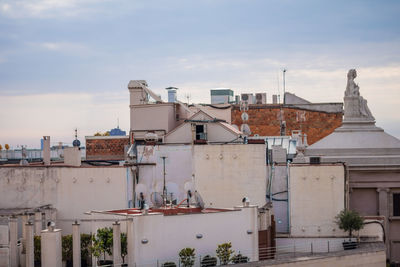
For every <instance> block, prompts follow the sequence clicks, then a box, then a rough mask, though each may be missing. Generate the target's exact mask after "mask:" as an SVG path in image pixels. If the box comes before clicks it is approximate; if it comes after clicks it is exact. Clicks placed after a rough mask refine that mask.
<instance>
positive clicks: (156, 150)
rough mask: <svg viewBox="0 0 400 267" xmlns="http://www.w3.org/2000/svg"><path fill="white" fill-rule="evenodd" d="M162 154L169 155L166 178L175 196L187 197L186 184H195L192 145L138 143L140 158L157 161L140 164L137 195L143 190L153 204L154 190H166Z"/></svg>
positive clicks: (177, 197) (178, 197) (166, 162)
mask: <svg viewBox="0 0 400 267" xmlns="http://www.w3.org/2000/svg"><path fill="white" fill-rule="evenodd" d="M162 156H166V157H167V158H166V159H165V171H166V176H165V181H166V186H167V190H168V193H171V192H172V193H174V197H175V198H176V199H177V201H179V202H180V201H181V200H183V199H184V198H186V190H185V184H186V183H188V184H193V182H192V181H193V180H192V174H193V170H192V146H190V145H157V146H138V162H139V163H155V165H142V166H139V183H138V185H137V186H136V193H137V195H139V193H140V192H143V193H144V196H145V199H146V201H147V203H149V204H150V205H151V204H152V202H151V194H152V193H153V192H158V193H162V190H163V177H164V175H163V160H162V158H161V157H162ZM136 201H137V199H136ZM232 206H233V205H232ZM232 206H231V207H232Z"/></svg>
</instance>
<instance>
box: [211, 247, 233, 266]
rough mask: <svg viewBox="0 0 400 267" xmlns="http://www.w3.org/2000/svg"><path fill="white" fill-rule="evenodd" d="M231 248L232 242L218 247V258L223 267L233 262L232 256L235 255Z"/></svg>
mask: <svg viewBox="0 0 400 267" xmlns="http://www.w3.org/2000/svg"><path fill="white" fill-rule="evenodd" d="M231 248H232V244H231V242H229V243H223V244H220V245H218V248H217V250H216V251H215V252H216V253H217V257H218V259H219V261H220V263H221V265H228V263H229V262H230V261H231V255H232V254H233V253H234V251H233V250H232V249H231Z"/></svg>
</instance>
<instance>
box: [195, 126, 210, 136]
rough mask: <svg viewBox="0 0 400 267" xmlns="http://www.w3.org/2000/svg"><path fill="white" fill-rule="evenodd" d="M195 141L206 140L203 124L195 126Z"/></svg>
mask: <svg viewBox="0 0 400 267" xmlns="http://www.w3.org/2000/svg"><path fill="white" fill-rule="evenodd" d="M196 140H207V135H206V131H205V125H203V124H197V125H196Z"/></svg>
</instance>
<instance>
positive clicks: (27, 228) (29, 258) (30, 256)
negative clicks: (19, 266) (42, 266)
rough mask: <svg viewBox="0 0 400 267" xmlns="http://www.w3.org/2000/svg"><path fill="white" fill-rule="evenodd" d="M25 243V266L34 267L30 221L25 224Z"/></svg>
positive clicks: (31, 225)
mask: <svg viewBox="0 0 400 267" xmlns="http://www.w3.org/2000/svg"><path fill="white" fill-rule="evenodd" d="M25 234H26V239H25V245H26V254H25V255H26V256H25V257H26V258H25V262H26V265H25V266H26V267H34V265H35V258H34V254H33V253H34V252H33V251H34V250H33V249H34V248H33V224H32V223H31V222H29V223H27V224H26V225H25Z"/></svg>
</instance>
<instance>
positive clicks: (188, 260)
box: [179, 248, 195, 267]
mask: <svg viewBox="0 0 400 267" xmlns="http://www.w3.org/2000/svg"><path fill="white" fill-rule="evenodd" d="M194 257H195V253H194V248H184V249H182V250H181V251H180V252H179V258H180V260H181V263H182V266H183V267H192V266H193V265H194Z"/></svg>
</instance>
